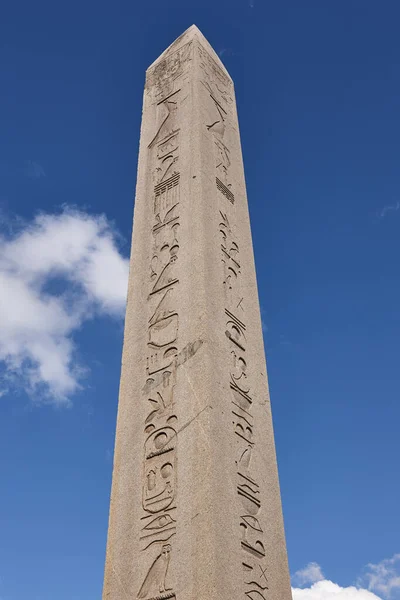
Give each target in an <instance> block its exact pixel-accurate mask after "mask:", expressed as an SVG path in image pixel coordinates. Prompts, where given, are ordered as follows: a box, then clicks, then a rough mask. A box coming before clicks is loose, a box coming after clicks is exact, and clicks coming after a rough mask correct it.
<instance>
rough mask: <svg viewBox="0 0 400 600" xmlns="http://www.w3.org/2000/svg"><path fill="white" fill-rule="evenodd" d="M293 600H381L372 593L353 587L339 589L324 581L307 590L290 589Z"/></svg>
mask: <svg viewBox="0 0 400 600" xmlns="http://www.w3.org/2000/svg"><path fill="white" fill-rule="evenodd" d="M292 595H293V600H381V599H380V597H379V596H376V595H375V594H373V593H372V592H370V591H368V590H365V589H362V588H356V587H354V586H349V587H341V586H340V585H338V584H337V583H333V581H329V580H328V579H324V580H323V581H317V582H316V583H313V584H312V585H311V586H310V587H308V588H303V589H301V588H292Z"/></svg>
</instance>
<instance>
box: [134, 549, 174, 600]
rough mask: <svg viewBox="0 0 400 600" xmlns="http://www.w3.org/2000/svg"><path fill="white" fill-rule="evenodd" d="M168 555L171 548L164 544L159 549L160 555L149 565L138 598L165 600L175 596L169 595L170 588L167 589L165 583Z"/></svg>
mask: <svg viewBox="0 0 400 600" xmlns="http://www.w3.org/2000/svg"><path fill="white" fill-rule="evenodd" d="M170 555H171V546H170V544H165V545H164V546H163V547H162V549H161V553H160V554H159V555H158V556H157V557H156V558H155V560H154V561H153V563H152V564H151V566H150V568H149V570H148V572H147V575H146V577H145V578H144V581H143V583H142V585H141V587H140V590H139V592H138V595H137V597H138V598H140V599H145V598H146V599H147V600H150V599H152V600H160V599H162V600H166V599H167V598H173V597H174V596H175V594H173V593H171V588H168V587H167V583H166V578H167V573H168V567H169V561H170ZM169 592H170V593H169ZM160 594H161V596H160Z"/></svg>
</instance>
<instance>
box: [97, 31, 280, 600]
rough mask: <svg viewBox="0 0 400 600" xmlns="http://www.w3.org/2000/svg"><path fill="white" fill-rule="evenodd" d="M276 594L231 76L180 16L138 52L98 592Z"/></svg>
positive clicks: (256, 323)
mask: <svg viewBox="0 0 400 600" xmlns="http://www.w3.org/2000/svg"><path fill="white" fill-rule="evenodd" d="M239 597H241V598H243V600H246V598H248V599H250V600H290V599H291V591H290V580H289V572H288V564H287V555H286V546H285V537H284V529H283V519H282V509H281V500H280V493H279V483H278V473H277V466H276V457H275V446H274V436H273V428H272V417H271V409H270V402H269V393H268V383H267V374H266V366H265V358H264V348H263V340H262V330H261V320H260V310H259V304H258V296H257V282H256V275H255V268H254V258H253V249H252V242H251V232H250V223H249V215H248V206H247V197H246V188H245V181H244V172H243V163H242V155H241V147H240V138H239V129H238V120H237V114H236V103H235V95H234V89H233V83H232V80H231V78H230V76H229V74H228V72H227V71H226V69H225V67H224V66H223V64H222V62H221V61H220V59H219V58H218V56H217V55H216V53H215V52H214V50H213V49H212V48H211V46H210V44H209V43H208V42H207V40H206V39H205V38H204V36H203V35H202V33H201V32H200V31H199V30H198V28H197V27H196V26H195V25H192V26H191V27H189V29H187V30H186V31H185V32H184V33H183V34H182V35H181V36H180V37H179V38H178V39H177V40H176V41H175V42H174V43H173V44H171V46H169V47H168V48H167V49H166V50H165V51H164V52H163V54H162V55H161V56H160V57H159V58H158V59H157V60H156V61H155V62H154V63H153V64H152V65H151V66H150V67H149V68H148V70H147V72H146V85H145V93H144V101H143V119H142V128H141V139H140V151H139V166H138V175H137V186H136V200H135V210H134V227H133V236H132V254H131V266H130V275H129V289H128V302H127V310H126V320H125V334H124V348H123V357H122V372H121V384H120V395H119V406H118V421H117V432H116V443H115V454H114V470H113V484H112V494H111V506H110V520H109V531H108V543H107V558H106V568H105V581H104V591H103V599H104V600H122V599H125V598H126V599H128V598H129V600H168V599H170V598H171V599H173V600H174V599H176V600H231V599H232V598H239Z"/></svg>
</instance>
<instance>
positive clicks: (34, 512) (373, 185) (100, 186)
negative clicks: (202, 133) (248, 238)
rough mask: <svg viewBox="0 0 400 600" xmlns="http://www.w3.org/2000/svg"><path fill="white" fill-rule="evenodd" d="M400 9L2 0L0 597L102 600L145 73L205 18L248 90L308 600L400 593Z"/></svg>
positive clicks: (271, 336) (284, 430) (288, 493)
mask: <svg viewBox="0 0 400 600" xmlns="http://www.w3.org/2000/svg"><path fill="white" fill-rule="evenodd" d="M399 20H400V4H399V3H398V2H397V1H392V0H385V1H384V2H379V3H378V2H376V1H372V0H358V1H356V0H336V1H335V2H328V1H324V2H321V0H280V1H279V2H272V1H267V0H224V1H223V0H201V1H200V0H191V1H190V2H187V1H186V2H183V1H182V0H177V1H176V2H174V3H163V2H161V1H160V0H153V2H151V3H137V2H132V1H129V2H128V1H127V0H126V1H125V0H115V1H114V2H106V1H104V0H96V2H94V1H93V0H86V1H84V2H82V1H80V2H77V0H70V1H69V2H68V3H57V2H54V1H52V2H51V1H50V0H36V1H35V2H28V1H27V0H14V1H13V2H7V3H6V4H5V5H4V6H3V11H2V19H1V24H0V40H1V44H0V48H1V63H0V77H1V88H2V94H1V97H0V114H1V121H2V127H1V129H2V135H1V139H0V220H1V223H0V227H1V228H0V284H1V285H0V287H1V290H2V291H1V295H0V375H1V384H0V394H1V397H0V456H1V459H0V481H1V494H0V599H1V600H26V599H27V598H29V600H55V599H56V600H95V599H98V598H100V596H101V587H102V577H103V566H104V555H105V544H106V531H107V519H108V502H109V492H110V484H111V469H112V452H113V443H114V431H115V419H116V409H117V397H118V384H119V371H120V360H121V348H122V331H123V312H124V294H125V285H126V274H127V260H126V259H127V257H128V254H129V247H130V236H131V221H132V210H133V200H132V198H133V190H134V186H135V177H136V161H137V150H138V138H139V127H140V116H141V102H142V89H143V82H144V71H145V69H146V67H147V66H148V65H149V64H150V63H151V62H152V61H153V60H154V59H155V58H156V57H157V56H158V55H159V54H160V53H161V52H162V51H163V50H164V49H165V47H166V46H167V45H169V44H170V43H171V42H172V41H173V40H174V39H175V38H176V37H177V36H178V35H180V34H181V33H182V32H183V31H184V30H185V29H186V28H187V27H189V26H190V25H191V24H192V23H195V24H196V25H197V26H198V27H199V28H200V29H201V30H202V32H203V33H204V35H205V36H206V37H207V38H208V40H209V41H210V43H211V44H212V45H213V47H214V48H215V50H216V51H217V52H218V53H219V55H220V56H221V59H222V60H223V61H224V63H225V65H226V67H227V69H228V70H229V72H230V74H231V76H232V78H233V79H234V81H235V85H236V95H237V103H238V111H239V119H240V127H241V135H242V146H243V153H244V162H245V169H246V180H247V189H248V196H249V205H250V212H251V218H252V225H253V238H254V248H255V256H256V264H257V275H258V282H259V293H260V302H261V307H262V318H263V323H264V329H265V344H266V349H267V359H268V371H269V379H270V387H271V397H272V406H273V416H274V426H275V434H276V443H277V453H278V463H279V472H280V482H281V492H282V499H283V508H284V516H285V527H286V534H287V544H288V552H289V562H290V569H291V573H292V574H293V575H294V577H293V585H294V586H295V587H296V590H295V592H294V598H295V600H320V599H321V600H322V599H324V600H327V599H329V598H331V597H333V595H334V594H341V595H340V597H338V600H342V598H343V600H353V599H355V600H357V599H358V600H373V599H374V598H376V597H378V598H383V599H384V600H397V599H398V598H400V555H399V553H400V531H399V530H400V524H399V522H400V519H399V512H400V511H399V506H400V479H399V476H398V465H399V455H400V452H399V451H400V436H399V422H400V403H399V391H400V369H399V365H398V363H399V340H400V318H399V314H400V313H399V306H400V277H399V268H398V257H399V246H400V242H399V240H400V169H399V165H400V160H399V159H400V149H399V140H400V101H399V98H400V36H399V34H398V24H399ZM314 563H315V564H314ZM332 586H334V587H332ZM335 586H336V587H335ZM300 588H301V591H300ZM366 590H369V592H368V591H366ZM335 598H337V596H335Z"/></svg>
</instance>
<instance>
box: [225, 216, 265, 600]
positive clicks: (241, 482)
mask: <svg viewBox="0 0 400 600" xmlns="http://www.w3.org/2000/svg"><path fill="white" fill-rule="evenodd" d="M228 206H229V205H228ZM218 216H219V232H220V241H221V263H222V277H221V280H222V285H223V288H224V292H225V293H224V296H225V312H224V317H225V332H224V333H225V336H226V339H227V353H228V356H229V375H228V380H229V387H230V391H231V416H232V430H233V435H234V440H235V444H234V448H235V457H234V461H235V469H236V492H237V497H238V527H239V530H240V532H241V535H240V540H241V541H240V544H241V549H242V568H243V590H244V595H245V596H247V597H248V598H250V599H251V600H267V591H268V577H267V568H266V564H265V558H266V552H265V543H264V542H265V540H264V530H263V525H262V502H261V490H260V484H259V483H258V481H257V480H256V479H255V477H254V473H253V470H252V456H253V453H254V448H255V443H256V442H255V437H254V430H255V422H254V416H253V392H252V386H251V376H250V369H249V365H248V358H247V354H248V331H247V325H246V310H245V302H244V298H243V296H242V293H243V292H242V290H243V286H242V285H241V275H242V267H241V259H240V247H239V241H238V239H237V237H236V235H235V231H234V227H233V216H234V215H233V214H230V213H229V214H228V212H227V211H226V210H224V209H222V210H220V211H219V215H218Z"/></svg>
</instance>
